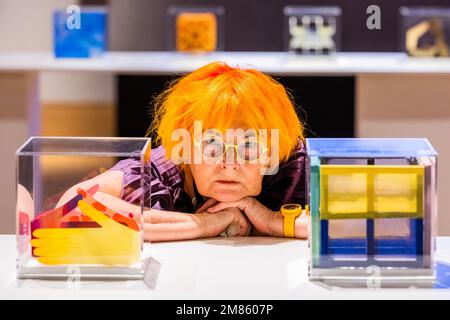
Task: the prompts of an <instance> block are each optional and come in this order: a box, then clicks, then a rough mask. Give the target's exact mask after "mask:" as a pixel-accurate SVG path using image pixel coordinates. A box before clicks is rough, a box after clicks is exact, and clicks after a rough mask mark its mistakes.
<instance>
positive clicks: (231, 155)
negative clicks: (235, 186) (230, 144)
mask: <svg viewBox="0 0 450 320" xmlns="http://www.w3.org/2000/svg"><path fill="white" fill-rule="evenodd" d="M238 167H239V164H238V163H237V155H236V153H235V151H234V149H233V148H228V149H227V150H226V151H225V153H224V154H223V159H222V162H221V163H220V168H222V169H233V170H237V168H238Z"/></svg>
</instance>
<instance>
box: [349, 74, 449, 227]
mask: <svg viewBox="0 0 450 320" xmlns="http://www.w3.org/2000/svg"><path fill="white" fill-rule="evenodd" d="M356 104H357V107H356V109H357V114H356V117H355V119H356V131H357V135H358V136H359V137H426V138H428V139H429V140H430V142H431V143H432V144H433V146H434V147H435V149H436V150H437V152H438V154H439V158H438V190H439V205H438V210H439V214H438V215H439V218H438V234H439V235H447V236H449V235H450V215H449V214H448V213H449V211H450V192H449V190H450V165H449V164H450V75H360V76H358V78H357V81H356Z"/></svg>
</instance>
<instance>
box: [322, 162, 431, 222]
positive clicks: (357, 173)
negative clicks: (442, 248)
mask: <svg viewBox="0 0 450 320" xmlns="http://www.w3.org/2000/svg"><path fill="white" fill-rule="evenodd" d="M423 176H424V167H423V166H421V165H412V166H385V165H322V166H321V167H320V181H321V187H320V212H321V218H322V219H356V218H359V219H370V218H372V219H373V218H402V217H403V218H404V217H408V218H420V217H422V216H423V208H422V206H423V183H424V182H423Z"/></svg>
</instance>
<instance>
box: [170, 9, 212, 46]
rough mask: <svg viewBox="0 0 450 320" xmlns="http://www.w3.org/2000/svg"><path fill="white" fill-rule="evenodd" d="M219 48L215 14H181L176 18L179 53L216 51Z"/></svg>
mask: <svg viewBox="0 0 450 320" xmlns="http://www.w3.org/2000/svg"><path fill="white" fill-rule="evenodd" d="M216 47H217V19H216V15H215V14H214V13H210V12H201V13H191V12H185V13H180V14H179V15H178V16H177V18H176V48H177V50H178V51H214V50H216Z"/></svg>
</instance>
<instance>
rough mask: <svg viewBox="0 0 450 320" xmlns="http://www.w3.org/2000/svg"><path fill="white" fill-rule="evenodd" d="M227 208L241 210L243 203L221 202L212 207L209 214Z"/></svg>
mask: <svg viewBox="0 0 450 320" xmlns="http://www.w3.org/2000/svg"><path fill="white" fill-rule="evenodd" d="M227 208H239V209H240V210H243V209H242V202H241V201H232V202H219V203H218V204H216V205H214V206H212V207H211V208H208V210H207V211H208V212H218V211H221V210H223V209H227Z"/></svg>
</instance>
